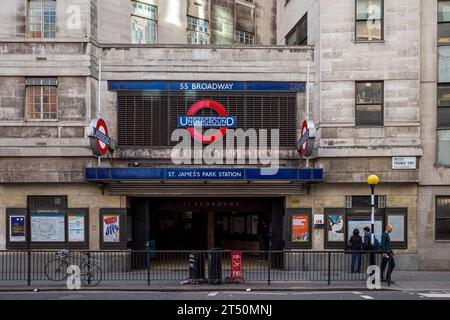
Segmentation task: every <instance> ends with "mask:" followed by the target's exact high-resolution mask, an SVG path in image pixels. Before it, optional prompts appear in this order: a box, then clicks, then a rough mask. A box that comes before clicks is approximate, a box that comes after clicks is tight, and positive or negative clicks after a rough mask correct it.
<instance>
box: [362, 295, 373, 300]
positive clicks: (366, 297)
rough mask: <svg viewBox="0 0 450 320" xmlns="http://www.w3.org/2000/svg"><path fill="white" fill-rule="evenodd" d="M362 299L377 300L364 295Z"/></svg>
mask: <svg viewBox="0 0 450 320" xmlns="http://www.w3.org/2000/svg"><path fill="white" fill-rule="evenodd" d="M361 298H364V299H366V300H374V299H375V298H373V297H371V296H365V295H362V296H361Z"/></svg>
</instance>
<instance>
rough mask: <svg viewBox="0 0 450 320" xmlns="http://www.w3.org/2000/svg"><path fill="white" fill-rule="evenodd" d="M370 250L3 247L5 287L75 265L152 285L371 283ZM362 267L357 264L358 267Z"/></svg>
mask: <svg viewBox="0 0 450 320" xmlns="http://www.w3.org/2000/svg"><path fill="white" fill-rule="evenodd" d="M235 252H239V253H240V254H239V255H240V259H238V260H237V261H235V262H237V264H238V265H239V264H240V265H241V266H240V268H239V266H237V267H236V269H233V268H232V261H231V257H232V254H233V253H235ZM369 252H370V251H369ZM369 252H362V251H360V252H352V251H228V250H224V251H222V250H221V251H163V250H156V251H153V250H150V251H146V250H142V251H136V250H124V251H70V252H66V254H65V255H64V254H62V255H61V251H36V250H32V251H27V250H21V251H9V250H8V251H0V285H2V284H4V283H6V282H8V281H15V282H22V281H23V282H24V283H27V284H28V285H31V283H32V282H35V281H51V280H55V279H56V280H59V281H63V280H65V279H66V278H67V271H66V268H67V267H68V266H69V265H76V266H79V267H80V269H81V272H82V274H83V275H84V277H85V278H86V279H85V280H86V281H88V282H89V284H90V283H91V281H92V280H95V279H94V278H95V277H100V278H101V279H100V280H101V281H102V282H121V281H125V282H135V281H136V282H139V281H140V282H142V283H143V284H147V285H151V284H152V283H157V282H162V283H165V282H171V281H172V282H174V283H178V284H179V283H180V281H186V282H192V283H205V282H206V283H208V282H209V283H214V284H219V283H227V282H231V281H232V280H239V277H236V275H238V276H239V271H241V276H242V280H243V281H245V282H246V283H251V282H266V283H267V284H269V285H270V284H271V283H274V282H289V281H298V282H302V281H324V282H327V283H328V284H330V283H331V282H335V281H366V279H367V277H368V275H367V272H366V271H367V267H368V266H369V265H370V263H369V261H370V253H369ZM353 253H356V255H355V258H356V260H358V255H361V266H360V268H359V269H360V270H359V271H360V272H352V270H351V263H352V254H353ZM371 253H372V254H373V256H372V259H374V261H373V262H374V264H376V265H380V254H379V252H375V251H371ZM238 258H239V257H238ZM232 269H233V270H234V272H233V271H232ZM357 269H358V268H357V267H356V266H355V270H354V271H358V270H357ZM89 271H92V272H89ZM95 272H96V274H94V273H95ZM99 272H100V275H99ZM91 273H92V274H91ZM93 282H94V283H95V281H93ZM49 284H50V282H49Z"/></svg>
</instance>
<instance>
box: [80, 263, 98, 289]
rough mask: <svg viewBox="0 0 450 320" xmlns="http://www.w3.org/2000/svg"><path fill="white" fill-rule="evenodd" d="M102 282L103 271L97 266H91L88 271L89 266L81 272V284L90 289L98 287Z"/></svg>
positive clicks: (84, 267)
mask: <svg viewBox="0 0 450 320" xmlns="http://www.w3.org/2000/svg"><path fill="white" fill-rule="evenodd" d="M89 280H90V281H89ZM100 281H102V269H100V266H99V265H97V264H91V265H90V268H89V269H88V267H87V265H85V266H83V269H82V270H81V282H82V283H83V284H84V285H86V286H88V287H95V286H97V285H98V284H99V283H100Z"/></svg>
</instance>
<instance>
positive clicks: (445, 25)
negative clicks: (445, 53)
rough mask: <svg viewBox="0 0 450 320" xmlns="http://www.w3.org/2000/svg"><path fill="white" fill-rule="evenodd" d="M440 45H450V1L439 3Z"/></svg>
mask: <svg viewBox="0 0 450 320" xmlns="http://www.w3.org/2000/svg"><path fill="white" fill-rule="evenodd" d="M438 43H439V44H447V43H450V1H439V2H438Z"/></svg>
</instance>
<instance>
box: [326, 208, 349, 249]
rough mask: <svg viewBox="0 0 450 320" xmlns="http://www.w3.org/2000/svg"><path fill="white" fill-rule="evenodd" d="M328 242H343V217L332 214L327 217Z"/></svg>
mask: <svg viewBox="0 0 450 320" xmlns="http://www.w3.org/2000/svg"><path fill="white" fill-rule="evenodd" d="M327 228H328V229H327V230H328V241H331V242H342V241H344V240H345V239H344V216H343V215H340V214H336V215H335V214H333V215H329V216H327Z"/></svg>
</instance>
